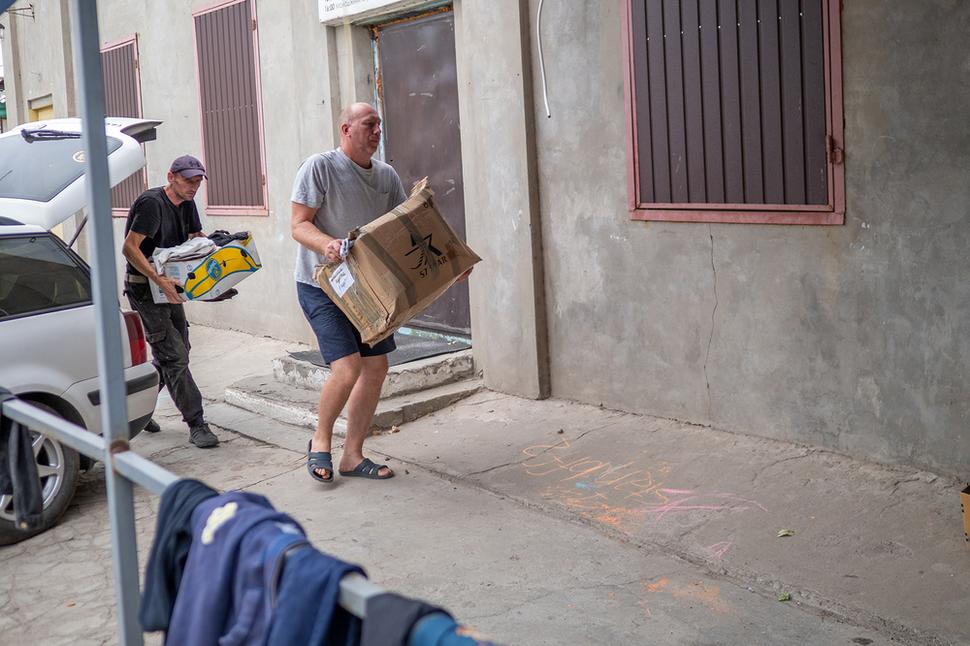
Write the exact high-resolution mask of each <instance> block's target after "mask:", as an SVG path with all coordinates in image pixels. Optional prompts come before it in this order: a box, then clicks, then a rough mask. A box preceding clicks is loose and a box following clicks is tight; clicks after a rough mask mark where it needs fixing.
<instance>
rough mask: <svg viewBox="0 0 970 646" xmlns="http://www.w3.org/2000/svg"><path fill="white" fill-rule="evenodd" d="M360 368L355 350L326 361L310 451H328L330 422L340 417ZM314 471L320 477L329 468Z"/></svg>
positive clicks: (329, 449) (331, 435) (359, 374)
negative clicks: (328, 363)
mask: <svg viewBox="0 0 970 646" xmlns="http://www.w3.org/2000/svg"><path fill="white" fill-rule="evenodd" d="M361 368H362V362H361V357H360V355H359V354H357V353H356V352H355V353H354V354H351V355H348V356H346V357H342V358H340V359H337V360H336V361H334V362H333V363H331V364H330V376H329V377H327V380H326V381H325V382H324V383H323V387H322V388H321V389H320V402H319V404H318V407H317V431H316V433H314V434H313V441H312V444H311V447H312V448H311V450H312V451H324V452H326V453H330V451H331V447H332V442H333V425H334V422H336V421H337V418H338V417H340V411H342V410H343V409H344V406H345V405H346V404H347V400H348V399H349V398H350V395H351V393H352V392H353V391H354V385H355V384H356V383H357V382H358V381H359V377H360V376H361ZM372 414H373V413H372ZM348 436H349V433H348ZM315 471H316V473H317V475H319V476H320V477H322V478H329V477H330V471H329V470H327V469H315Z"/></svg>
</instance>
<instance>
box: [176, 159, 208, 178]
mask: <svg viewBox="0 0 970 646" xmlns="http://www.w3.org/2000/svg"><path fill="white" fill-rule="evenodd" d="M169 170H170V171H171V172H173V173H181V175H182V177H185V178H189V177H197V176H199V175H201V176H202V177H204V178H206V179H209V176H208V175H206V174H205V166H203V165H202V162H200V161H199V160H198V159H196V158H195V157H193V156H192V155H182V156H181V157H179V158H178V159H176V160H175V161H173V162H172V167H171V168H169Z"/></svg>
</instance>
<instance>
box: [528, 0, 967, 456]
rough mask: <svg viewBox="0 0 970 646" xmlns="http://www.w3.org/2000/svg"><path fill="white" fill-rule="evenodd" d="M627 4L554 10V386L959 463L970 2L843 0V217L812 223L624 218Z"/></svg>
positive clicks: (665, 411) (589, 396) (545, 128)
mask: <svg viewBox="0 0 970 646" xmlns="http://www.w3.org/2000/svg"><path fill="white" fill-rule="evenodd" d="M537 4H538V3H537V2H536V1H533V2H532V16H533V19H534V17H535V9H536V8H537ZM621 4H622V3H619V2H617V3H602V4H600V3H595V5H594V3H579V2H548V3H546V4H545V6H544V7H543V16H542V18H543V20H542V34H543V54H544V58H545V63H546V76H547V79H548V91H549V97H550V108H551V110H552V118H551V119H547V118H546V117H545V114H544V112H543V109H542V94H541V85H540V84H539V83H538V82H537V83H536V84H535V87H534V91H535V103H536V108H537V109H536V113H537V118H536V119H537V121H536V123H537V137H538V143H537V150H538V168H539V182H540V202H541V204H542V216H541V217H542V236H543V243H544V256H543V258H544V263H545V270H546V279H545V287H546V297H547V300H548V331H549V349H550V367H551V369H550V374H551V387H552V394H553V396H556V397H564V398H571V399H577V400H580V401H585V402H591V403H594V404H595V403H602V404H604V405H607V406H610V407H616V408H620V409H624V410H630V411H637V412H643V413H649V414H653V415H658V416H663V417H672V418H677V419H681V420H685V421H690V422H696V423H701V424H709V425H714V426H716V427H719V428H725V429H729V430H735V431H740V432H746V433H753V434H757V435H763V436H767V437H773V438H779V439H784V440H793V441H797V442H804V443H808V444H813V445H820V446H825V447H828V448H832V449H835V450H837V451H843V452H847V453H850V454H853V455H858V456H867V457H871V458H874V459H877V460H883V461H890V462H904V463H910V464H915V465H924V466H927V467H930V468H933V469H936V470H942V471H947V472H951V473H958V472H960V471H961V469H962V468H963V467H964V465H965V464H966V462H967V459H968V458H970V448H968V446H970V445H968V443H967V442H966V441H965V429H966V426H967V421H968V417H970V402H968V399H967V396H966V384H967V383H968V376H970V375H968V369H967V365H968V359H970V343H968V342H967V341H966V339H968V338H970V280H968V279H970V269H968V265H967V263H966V255H967V251H966V250H967V248H968V242H970V220H968V218H967V212H968V209H970V182H968V171H970V127H968V126H967V125H966V106H967V105H970V84H968V83H967V82H966V75H967V72H968V70H970V47H968V46H967V44H966V39H965V34H966V33H967V32H968V30H970V5H968V4H967V3H964V2H956V1H955V0H932V1H925V2H919V3H893V4H892V5H891V6H890V4H888V3H884V2H877V1H876V0H855V1H853V2H851V3H848V2H847V3H845V10H844V13H843V59H844V63H843V70H844V76H845V80H844V84H843V86H844V92H845V101H844V105H845V120H846V126H845V140H846V159H847V161H846V182H847V216H846V223H845V225H843V226H834V227H798V226H760V225H724V224H715V225H707V224H671V223H644V222H634V221H631V220H629V219H628V216H627V208H626V199H627V196H626V151H625V145H626V143H625V142H626V134H625V130H624V109H623V67H622V51H621V49H622V47H621V42H622V41H621V15H620V5H621ZM533 45H534V44H533ZM533 51H535V48H534V47H533ZM533 63H534V66H535V78H536V79H538V78H539V70H538V60H537V57H535V56H534V57H533ZM715 284H716V292H715ZM715 306H716V310H715Z"/></svg>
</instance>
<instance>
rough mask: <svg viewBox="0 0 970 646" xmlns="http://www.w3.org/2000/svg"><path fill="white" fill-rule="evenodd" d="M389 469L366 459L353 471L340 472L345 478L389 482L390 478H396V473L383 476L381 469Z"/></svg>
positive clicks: (384, 465)
mask: <svg viewBox="0 0 970 646" xmlns="http://www.w3.org/2000/svg"><path fill="white" fill-rule="evenodd" d="M384 467H387V468H388V470H390V467H388V466H387V465H386V464H374V463H373V462H371V459H370V458H364V459H363V460H361V462H360V464H358V465H357V466H355V467H354V468H353V470H351V471H338V472H337V473H339V474H340V475H341V476H343V477H345V478H368V479H370V480H387V479H388V478H393V477H394V472H393V471H391V473H390V475H386V476H382V475H381V469H383V468H384Z"/></svg>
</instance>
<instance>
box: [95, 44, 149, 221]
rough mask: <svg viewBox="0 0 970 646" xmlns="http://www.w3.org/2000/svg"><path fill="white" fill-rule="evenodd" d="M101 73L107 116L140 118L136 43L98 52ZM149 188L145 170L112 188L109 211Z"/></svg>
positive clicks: (127, 203) (126, 204)
mask: <svg viewBox="0 0 970 646" xmlns="http://www.w3.org/2000/svg"><path fill="white" fill-rule="evenodd" d="M101 67H102V69H103V70H104V111H105V114H106V115H108V116H109V117H141V116H142V114H141V99H140V98H139V97H140V94H141V89H140V87H139V82H138V47H137V44H136V41H135V40H130V41H128V42H126V43H124V44H122V45H119V46H116V47H112V48H110V49H106V50H104V51H103V52H101ZM147 187H148V184H147V181H146V178H145V173H144V171H142V172H138V173H135V174H134V175H132V176H131V177H129V178H128V179H126V180H125V181H123V182H121V183H120V184H118V185H117V186H115V187H114V188H113V189H111V208H112V209H119V210H127V209H128V208H129V207H130V206H131V204H132V202H134V201H135V199H136V198H137V197H138V196H139V195H141V193H142V191H144V190H145V189H146V188H147Z"/></svg>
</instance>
